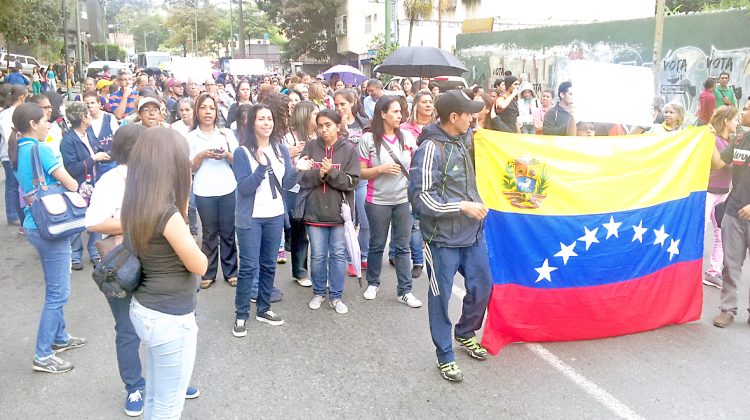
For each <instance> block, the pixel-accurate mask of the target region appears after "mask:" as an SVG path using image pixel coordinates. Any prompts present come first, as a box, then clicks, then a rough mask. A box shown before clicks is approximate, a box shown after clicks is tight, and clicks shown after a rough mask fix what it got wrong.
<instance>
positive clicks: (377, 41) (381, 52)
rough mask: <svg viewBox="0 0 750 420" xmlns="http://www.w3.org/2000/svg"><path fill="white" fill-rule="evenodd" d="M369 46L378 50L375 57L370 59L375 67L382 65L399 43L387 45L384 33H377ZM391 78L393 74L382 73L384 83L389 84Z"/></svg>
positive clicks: (381, 77)
mask: <svg viewBox="0 0 750 420" xmlns="http://www.w3.org/2000/svg"><path fill="white" fill-rule="evenodd" d="M368 47H369V48H370V49H371V50H376V51H377V52H376V53H375V57H372V58H371V59H370V65H371V66H372V68H375V67H377V66H379V65H380V63H382V62H383V60H385V59H386V58H388V56H389V55H391V54H393V53H394V52H395V51H396V50H397V49H398V48H399V46H398V43H393V44H391V45H390V47H388V48H386V47H385V37H384V36H383V34H377V35H375V38H373V39H372V41H370V44H368ZM391 78H393V76H391V75H388V74H380V79H381V80H382V81H383V83H385V84H388V82H390V81H391Z"/></svg>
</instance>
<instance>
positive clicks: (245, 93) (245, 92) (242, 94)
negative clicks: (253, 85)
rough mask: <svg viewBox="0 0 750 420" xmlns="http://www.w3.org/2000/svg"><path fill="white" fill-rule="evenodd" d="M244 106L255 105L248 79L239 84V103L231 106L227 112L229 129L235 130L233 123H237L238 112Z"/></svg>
mask: <svg viewBox="0 0 750 420" xmlns="http://www.w3.org/2000/svg"><path fill="white" fill-rule="evenodd" d="M244 104H249V105H252V104H253V100H252V95H251V92H250V81H249V80H247V79H242V80H240V83H238V84H237V102H234V103H233V104H232V105H230V106H229V110H228V111H227V122H226V127H227V128H233V127H232V123H233V122H235V121H237V111H238V110H239V107H240V105H244Z"/></svg>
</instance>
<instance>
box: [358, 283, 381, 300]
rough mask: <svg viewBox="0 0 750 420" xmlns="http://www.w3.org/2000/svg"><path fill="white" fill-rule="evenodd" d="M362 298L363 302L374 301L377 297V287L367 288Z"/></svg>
mask: <svg viewBox="0 0 750 420" xmlns="http://www.w3.org/2000/svg"><path fill="white" fill-rule="evenodd" d="M362 296H364V297H365V300H373V299H375V298H376V297H377V296H378V286H367V290H365V293H364V294H363V295H362Z"/></svg>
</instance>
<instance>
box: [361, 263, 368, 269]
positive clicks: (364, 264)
mask: <svg viewBox="0 0 750 420" xmlns="http://www.w3.org/2000/svg"><path fill="white" fill-rule="evenodd" d="M361 267H362V271H367V261H362V265H361Z"/></svg>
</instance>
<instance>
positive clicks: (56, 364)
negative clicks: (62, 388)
mask: <svg viewBox="0 0 750 420" xmlns="http://www.w3.org/2000/svg"><path fill="white" fill-rule="evenodd" d="M31 368H32V369H34V370H36V371H39V372H47V373H65V372H67V371H69V370H71V369H73V364H72V363H70V362H66V361H65V360H63V359H61V358H59V357H57V356H55V355H54V354H53V355H52V356H49V357H47V358H45V359H37V358H36V357H35V358H34V362H33V363H32V365H31Z"/></svg>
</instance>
